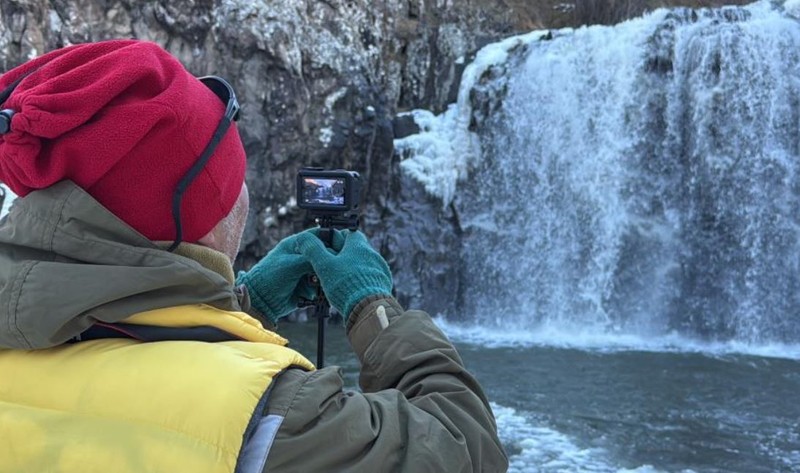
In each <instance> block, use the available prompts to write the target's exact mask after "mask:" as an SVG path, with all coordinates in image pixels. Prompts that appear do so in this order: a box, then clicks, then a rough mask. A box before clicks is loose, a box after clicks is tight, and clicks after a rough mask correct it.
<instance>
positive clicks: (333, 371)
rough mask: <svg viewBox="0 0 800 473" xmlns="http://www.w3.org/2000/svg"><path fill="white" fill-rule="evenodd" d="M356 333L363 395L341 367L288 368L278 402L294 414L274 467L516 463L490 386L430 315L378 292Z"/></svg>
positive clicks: (273, 408) (358, 317) (354, 321)
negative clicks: (348, 386) (484, 386)
mask: <svg viewBox="0 0 800 473" xmlns="http://www.w3.org/2000/svg"><path fill="white" fill-rule="evenodd" d="M348 336H349V338H350V342H351V344H352V345H353V348H354V350H355V352H356V354H357V355H358V357H359V359H360V360H361V363H362V367H361V378H360V384H361V388H362V390H363V392H349V391H343V390H342V387H343V382H342V375H341V372H340V370H339V369H338V368H337V367H332V368H325V369H321V370H318V371H315V372H312V373H306V372H300V371H298V370H290V371H288V372H287V373H284V374H283V375H282V376H281V377H280V378H279V379H278V380H276V384H275V385H274V387H273V392H272V393H271V396H270V401H269V411H268V413H269V414H277V415H281V416H284V419H283V423H282V424H281V426H280V428H279V430H278V432H277V434H276V437H275V440H274V442H273V445H272V448H271V450H270V452H269V456H268V458H267V462H266V468H265V470H264V471H265V472H266V471H269V472H409V473H411V472H413V473H425V472H504V471H506V470H507V468H508V461H507V458H506V455H505V452H504V451H503V448H502V446H501V444H500V441H499V439H498V437H497V427H496V425H495V420H494V417H493V415H492V411H491V408H490V407H489V403H488V402H487V400H486V397H485V396H484V394H483V391H482V390H481V387H480V386H479V385H478V383H477V381H476V380H475V378H474V377H473V376H472V375H470V374H469V373H468V372H467V371H466V369H465V368H464V365H463V362H462V361H461V358H460V357H459V355H458V353H457V352H456V350H455V348H454V347H453V345H452V344H451V343H450V342H449V341H448V340H447V338H446V337H445V335H444V334H443V333H442V332H441V331H440V330H439V329H438V327H436V325H434V323H433V322H432V321H431V319H430V317H428V315H427V314H425V313H424V312H419V311H408V312H403V310H402V308H401V307H400V306H399V305H398V304H397V302H396V301H395V300H394V299H393V298H384V297H373V298H368V299H367V300H365V301H363V302H362V303H361V304H359V305H358V306H357V307H356V308H355V309H354V310H353V314H352V315H351V317H350V320H349V323H348Z"/></svg>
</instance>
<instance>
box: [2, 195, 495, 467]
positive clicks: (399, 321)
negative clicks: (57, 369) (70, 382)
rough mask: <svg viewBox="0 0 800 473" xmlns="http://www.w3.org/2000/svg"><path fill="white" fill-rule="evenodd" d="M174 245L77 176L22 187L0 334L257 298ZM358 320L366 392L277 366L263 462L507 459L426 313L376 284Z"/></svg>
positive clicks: (69, 333)
mask: <svg viewBox="0 0 800 473" xmlns="http://www.w3.org/2000/svg"><path fill="white" fill-rule="evenodd" d="M176 253H177V254H175V253H169V252H166V251H164V250H163V249H161V248H160V247H159V245H157V244H155V243H153V242H151V241H149V240H147V239H146V238H144V237H143V236H141V235H139V234H138V233H137V232H136V231H134V230H132V229H131V228H130V227H129V226H127V225H126V224H125V223H124V222H122V221H120V220H119V219H117V218H116V217H115V216H114V215H112V214H111V213H110V212H108V211H107V210H106V209H105V208H103V207H102V206H101V205H100V204H99V203H97V202H96V201H95V200H94V199H92V197H90V196H89V195H88V194H86V193H85V192H84V191H82V190H81V189H80V188H78V187H77V186H75V185H74V184H73V183H71V182H68V181H66V182H62V183H59V184H57V185H55V186H52V187H50V188H49V189H46V190H43V191H38V192H34V193H32V194H30V195H29V196H27V197H25V198H24V199H18V200H17V201H16V202H15V203H14V206H13V208H12V210H11V212H10V214H9V215H8V216H7V217H6V218H4V220H2V221H0V347H4V348H14V349H38V348H47V347H52V346H55V345H58V344H61V343H64V342H66V341H67V340H70V339H73V338H75V337H79V336H80V334H81V333H83V332H84V331H85V330H86V329H88V328H89V327H90V326H92V325H93V324H94V323H95V322H98V321H102V322H109V323H114V322H119V321H121V320H124V319H125V318H127V317H128V316H130V315H133V314H135V313H138V312H142V311H147V310H152V309H157V308H163V307H171V306H177V305H185V304H197V303H205V304H209V305H212V306H215V307H218V308H220V309H224V310H248V309H249V308H248V307H247V305H248V304H247V302H246V299H247V298H246V297H244V296H245V295H246V294H244V293H243V292H242V291H241V289H237V288H235V287H234V286H233V283H232V281H233V271H232V269H231V267H230V264H229V263H228V262H227V259H226V258H225V257H224V256H223V255H222V254H220V253H217V252H214V251H213V250H210V249H207V248H203V247H200V246H197V245H181V248H179V250H178V251H177V252H176ZM254 315H257V314H254ZM347 333H348V337H349V339H350V342H351V344H352V346H353V349H354V350H355V352H356V355H357V356H358V358H359V360H360V361H361V363H362V367H361V378H360V384H361V389H362V392H350V391H346V390H344V389H343V381H342V375H341V372H340V370H339V369H338V368H336V367H331V368H325V369H321V370H317V371H313V372H306V371H302V370H299V369H290V370H288V371H286V372H284V373H283V374H282V375H280V376H279V377H278V378H277V379H276V380H275V381H274V383H273V385H272V387H271V393H270V395H269V400H268V409H267V415H277V416H281V417H283V422H282V424H281V426H280V428H279V429H278V431H277V434H276V437H275V439H274V442H273V444H272V447H271V449H270V451H269V456H268V457H267V460H266V464H265V466H264V471H269V472H304V473H306V472H413V473H423V472H449V471H452V472H477V471H484V472H501V471H506V469H507V465H508V464H507V459H506V456H505V453H504V452H503V449H502V447H501V445H500V442H499V440H498V437H497V428H496V425H495V421H494V417H493V416H492V412H491V409H490V407H489V404H488V402H487V400H486V397H485V396H484V394H483V391H482V390H481V388H480V386H479V385H478V383H477V382H476V381H475V379H474V378H473V377H472V376H471V375H470V374H469V373H468V372H467V371H466V370H465V369H464V365H463V363H462V361H461V359H460V357H459V355H458V353H457V352H456V350H455V348H453V346H452V344H451V343H450V342H449V341H448V340H447V338H446V337H445V336H444V335H443V334H442V333H441V331H440V330H439V329H438V328H437V327H436V326H435V325H434V324H433V323H432V321H431V320H430V318H429V317H428V316H427V315H426V314H425V313H423V312H419V311H407V312H406V311H404V310H403V309H402V308H401V307H400V306H399V305H398V304H397V302H396V301H395V300H394V299H393V298H384V297H372V298H368V299H366V300H364V301H362V302H361V303H360V304H359V305H358V306H357V307H356V308H355V310H354V311H353V314H352V315H351V317H350V320H349V322H348V327H347Z"/></svg>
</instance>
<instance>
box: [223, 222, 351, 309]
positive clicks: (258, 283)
mask: <svg viewBox="0 0 800 473" xmlns="http://www.w3.org/2000/svg"><path fill="white" fill-rule="evenodd" d="M318 231H319V229H318V228H312V229H310V230H306V231H304V232H301V233H298V234H296V235H292V236H289V237H286V238H284V239H283V240H281V241H280V242H279V243H278V245H277V246H276V247H275V248H273V249H272V251H270V252H269V253H267V256H265V257H264V258H262V259H261V261H259V262H258V263H257V264H256V265H255V266H253V267H252V268H251V269H250V271H247V272H241V273H239V277H238V278H236V284H237V285H240V284H244V285H245V286H246V287H247V292H248V293H249V295H250V303H251V304H252V305H253V307H254V308H255V309H256V310H258V311H259V312H261V313H262V314H264V316H266V317H267V318H269V319H270V320H271V321H272V323H277V321H278V319H280V318H281V317H285V316H286V315H288V314H289V313H290V312H292V311H293V310H295V309H296V308H297V305H298V303H299V302H300V299H301V298H303V299H313V298H314V297H315V296H316V295H317V293H316V289H315V288H314V287H312V286H311V285H310V284H309V283H308V277H307V276H308V275H309V274H312V273H313V272H314V270H313V269H312V267H311V263H310V262H309V261H308V258H307V257H306V256H305V255H304V254H302V253H301V252H300V250H299V249H298V242H299V241H301V240H302V239H303V238H305V237H308V238H313V239H318V238H317V236H316V235H317V233H318ZM337 243H338V244H339V245H341V244H343V238H342V237H341V236H339V237H338V238H336V236H335V235H334V245H335V244H337Z"/></svg>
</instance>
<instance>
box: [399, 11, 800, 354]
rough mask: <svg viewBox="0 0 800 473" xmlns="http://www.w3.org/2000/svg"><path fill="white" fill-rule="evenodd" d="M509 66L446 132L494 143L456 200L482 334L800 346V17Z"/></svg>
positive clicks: (474, 88)
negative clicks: (489, 330) (566, 333)
mask: <svg viewBox="0 0 800 473" xmlns="http://www.w3.org/2000/svg"><path fill="white" fill-rule="evenodd" d="M786 9H787V10H788V9H789V2H787V5H786ZM504 51H505V52H506V55H505V56H503V57H501V58H500V59H497V58H494V59H493V60H492V61H493V62H492V61H489V62H492V64H489V65H487V64H483V65H474V67H476V68H478V69H477V70H480V71H484V73H483V75H481V76H480V77H479V78H478V79H471V80H472V82H471V83H463V84H462V92H464V90H465V89H468V90H469V91H471V93H466V94H464V93H462V96H466V97H470V96H471V97H472V99H471V100H470V99H465V100H462V101H460V102H459V104H456V105H454V107H453V109H451V110H450V111H449V112H448V114H445V116H443V117H439V120H440V123H446V122H447V121H446V118H447V116H448V115H449V116H450V117H451V118H450V122H452V123H454V125H453V126H455V127H457V126H458V122H461V123H463V122H464V120H463V119H462V120H460V121H459V120H452V116H457V115H461V116H463V115H464V113H465V110H467V111H468V112H469V113H472V116H473V117H474V119H473V120H472V128H470V129H469V131H468V130H467V128H466V127H462V128H461V129H460V130H450V131H449V133H450V137H449V138H450V139H451V140H452V139H453V136H455V135H457V134H458V133H462V134H466V135H469V136H470V137H471V139H473V140H474V139H477V140H478V141H479V145H478V149H477V151H475V154H476V155H477V156H478V157H479V159H475V158H474V157H473V158H471V159H472V161H471V164H469V163H470V161H469V160H467V161H466V162H467V163H468V164H469V170H468V176H469V177H468V178H467V179H462V181H461V182H459V184H458V185H459V188H458V191H457V192H455V197H454V201H453V203H454V205H455V207H456V208H457V209H458V211H459V215H460V219H461V220H460V221H461V226H462V228H463V230H464V236H463V250H462V255H461V256H462V261H463V267H462V270H461V278H462V287H463V294H462V300H461V302H462V307H463V308H464V310H465V311H470V312H471V316H472V317H473V319H474V321H475V322H477V323H479V324H481V325H482V326H495V327H498V328H500V329H506V330H531V329H535V328H542V327H558V328H560V329H562V330H581V331H584V332H585V331H603V332H606V333H609V332H610V333H622V334H637V335H644V336H653V335H664V334H667V333H681V334H685V335H690V336H699V337H702V338H707V339H708V338H710V339H718V340H736V341H741V342H745V343H756V344H760V343H772V342H789V343H796V342H799V341H800V320H798V318H797V314H798V313H800V291H799V290H798V289H800V248H799V247H798V245H799V243H798V236H800V199H799V196H800V176H799V175H798V163H799V162H798V160H800V23H798V21H797V20H795V19H794V18H792V17H791V16H790V15H789V14H787V12H786V11H784V8H783V7H782V6H775V5H774V4H773V3H768V2H761V3H757V4H754V5H752V6H750V7H747V8H724V9H717V10H690V9H679V10H672V11H667V10H660V11H657V12H655V13H653V14H651V15H649V16H647V17H644V18H641V19H636V20H632V21H629V22H626V23H623V24H620V25H617V26H615V27H601V26H595V27H588V28H581V29H577V30H561V31H557V32H554V34H550V35H544V34H538V35H533V36H531V35H529V36H527V37H526V38H525V39H524V40H520V41H518V44H517V45H516V47H513V48H512V47H510V46H507V47H505V49H504ZM498 71H499V72H498ZM474 75H475V74H474V73H473V76H474ZM424 118H425V117H424V116H422V115H420V119H419V120H418V121H423V122H424V120H423V119H424ZM467 122H469V120H467ZM423 125H424V123H423ZM432 128H434V127H431V126H425V129H426V130H430V129H432ZM473 131H474V133H473ZM461 141H462V142H467V143H468V141H465V140H461ZM419 143H420V141H419V139H417V141H416V142H414V139H412V140H407V141H405V142H399V143H398V147H399V148H400V149H401V151H402V150H403V149H404V148H405V149H411V151H412V153H411V154H412V155H414V152H413V151H414V150H415V147H416V149H417V151H419V149H420V146H419ZM421 154H424V153H417V155H416V156H414V157H412V158H411V159H410V160H408V161H406V164H405V167H406V169H407V171H409V172H411V173H412V174H415V173H416V174H417V175H418V177H420V176H421V174H422V172H420V169H419V163H420V159H421ZM458 154H461V155H463V154H465V153H464V151H463V150H461V152H460V153H458ZM439 158H440V159H446V158H447V157H446V156H439ZM425 159H430V156H425ZM457 159H462V160H464V159H465V158H463V157H459V158H457ZM423 162H425V161H423ZM451 168H452V167H451ZM423 177H424V176H423ZM428 177H429V178H430V177H431V176H428ZM462 178H463V176H462ZM428 182H430V181H428ZM429 190H430V189H429ZM443 197H446V196H443Z"/></svg>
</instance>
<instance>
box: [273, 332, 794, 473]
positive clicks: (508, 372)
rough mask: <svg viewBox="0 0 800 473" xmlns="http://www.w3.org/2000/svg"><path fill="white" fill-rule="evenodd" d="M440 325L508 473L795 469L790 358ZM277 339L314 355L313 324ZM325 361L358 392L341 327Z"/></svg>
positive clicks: (329, 341)
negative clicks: (508, 336)
mask: <svg viewBox="0 0 800 473" xmlns="http://www.w3.org/2000/svg"><path fill="white" fill-rule="evenodd" d="M441 325H442V326H443V327H444V329H445V331H446V332H449V333H450V335H451V336H452V337H453V339H454V340H456V346H457V347H458V350H459V353H460V354H461V355H462V357H463V358H464V362H465V363H466V365H467V367H468V368H469V369H470V371H472V372H473V373H474V374H475V375H476V376H477V377H478V379H479V380H480V382H481V384H482V386H483V387H484V389H485V390H486V392H487V394H488V396H489V399H490V401H491V402H492V403H493V408H494V413H495V417H496V418H497V422H498V429H499V432H500V437H501V439H502V441H503V444H504V445H505V448H506V450H507V452H508V453H509V455H510V462H511V467H510V469H509V471H511V472H530V473H533V472H554V473H555V472H638V473H648V472H649V473H655V472H697V473H701V472H708V473H711V472H741V473H759V472H764V473H767V472H787V473H788V472H800V403H798V402H797V398H798V393H800V360H798V359H785V358H775V357H771V356H758V355H744V354H735V353H730V352H725V351H724V350H719V349H714V348H711V347H707V350H706V351H705V352H703V351H685V350H679V349H677V348H669V347H664V348H663V349H662V350H653V349H649V348H648V349H637V348H624V347H622V346H617V347H614V348H608V347H606V348H576V347H569V346H553V345H545V344H539V343H516V344H493V343H488V342H487V340H480V339H474V338H472V339H470V336H469V335H468V334H467V333H465V330H463V329H462V328H459V327H456V326H452V325H450V324H448V323H446V322H442V323H441ZM281 333H282V334H283V335H284V336H286V337H288V338H289V339H290V343H291V346H293V347H295V348H296V349H298V350H300V351H301V352H303V353H304V354H305V355H306V356H307V357H308V358H309V359H311V360H315V359H316V324H315V323H298V324H283V325H282V326H281ZM459 340H460V341H459ZM326 353H327V356H326V365H339V366H341V367H342V369H343V371H344V373H345V376H346V383H347V385H348V386H349V387H350V388H353V389H356V387H357V383H358V381H357V380H358V361H357V360H356V358H355V355H353V353H352V351H351V350H350V348H349V345H348V343H347V341H346V337H345V335H344V333H343V329H342V327H340V326H333V327H329V330H328V336H327V344H326Z"/></svg>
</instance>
